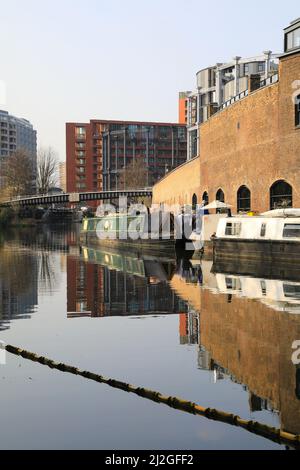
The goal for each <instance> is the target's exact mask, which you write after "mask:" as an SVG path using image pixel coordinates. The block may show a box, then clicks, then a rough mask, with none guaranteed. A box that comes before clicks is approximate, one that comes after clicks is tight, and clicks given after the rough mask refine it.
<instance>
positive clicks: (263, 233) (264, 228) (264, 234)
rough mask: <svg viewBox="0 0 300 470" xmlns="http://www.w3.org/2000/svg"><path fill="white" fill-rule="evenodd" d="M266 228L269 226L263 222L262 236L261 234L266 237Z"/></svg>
mask: <svg viewBox="0 0 300 470" xmlns="http://www.w3.org/2000/svg"><path fill="white" fill-rule="evenodd" d="M266 228H267V225H266V224H261V229H260V236H261V237H265V236H266Z"/></svg>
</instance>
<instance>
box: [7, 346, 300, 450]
mask: <svg viewBox="0 0 300 470" xmlns="http://www.w3.org/2000/svg"><path fill="white" fill-rule="evenodd" d="M5 349H6V351H7V352H9V353H11V354H14V355H16V356H21V357H23V358H24V359H27V360H30V361H33V362H38V363H40V364H42V365H45V366H47V367H50V368H51V369H56V370H59V371H60V372H67V373H69V374H73V375H79V376H81V377H83V378H86V379H88V380H93V381H95V382H98V383H103V384H106V385H108V386H110V387H113V388H117V389H119V390H123V391H126V392H128V393H134V394H135V395H138V396H139V397H141V398H145V399H147V400H151V401H154V402H156V403H161V404H164V405H167V406H169V407H171V408H174V409H176V410H180V411H183V412H186V413H190V414H194V415H200V416H203V417H205V418H207V419H210V420H214V421H218V422H222V423H226V424H229V425H232V426H237V427H240V428H243V429H245V430H246V431H248V432H250V433H252V434H256V435H259V436H261V437H265V438H267V439H270V440H272V441H274V442H277V443H279V444H287V445H292V446H295V447H300V435H296V434H292V433H289V432H285V431H282V430H281V429H277V428H274V427H271V426H268V425H266V424H262V423H259V422H258V421H250V420H244V419H242V418H240V417H239V416H238V415H234V414H232V413H227V412H225V411H220V410H217V409H214V408H204V407H202V406H200V405H197V404H196V403H193V402H191V401H187V400H182V399H181V398H177V397H172V396H165V395H162V394H161V393H160V392H156V391H153V390H150V389H147V388H143V387H136V386H134V385H131V384H128V383H125V382H122V381H120V380H115V379H112V378H107V377H104V376H102V375H99V374H95V373H93V372H89V371H86V370H85V371H83V370H80V369H78V368H77V367H74V366H70V365H67V364H64V363H62V362H61V363H58V362H55V361H53V360H52V359H48V358H46V357H44V356H39V355H37V354H35V353H32V352H30V351H26V350H25V349H21V348H17V347H15V346H11V345H9V344H7V345H5Z"/></svg>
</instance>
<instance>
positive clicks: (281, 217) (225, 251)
mask: <svg viewBox="0 0 300 470" xmlns="http://www.w3.org/2000/svg"><path fill="white" fill-rule="evenodd" d="M213 254H214V258H215V259H218V258H222V259H240V260H243V259H244V260H247V259H248V260H257V259H259V260H260V261H261V262H265V261H267V262H273V261H274V262H278V261H279V260H280V261H281V262H284V263H285V264H288V263H295V262H299V261H300V209H278V210H274V211H269V212H266V213H264V214H262V215H260V216H237V217H226V218H223V219H220V220H219V223H218V227H217V232H216V236H215V237H213Z"/></svg>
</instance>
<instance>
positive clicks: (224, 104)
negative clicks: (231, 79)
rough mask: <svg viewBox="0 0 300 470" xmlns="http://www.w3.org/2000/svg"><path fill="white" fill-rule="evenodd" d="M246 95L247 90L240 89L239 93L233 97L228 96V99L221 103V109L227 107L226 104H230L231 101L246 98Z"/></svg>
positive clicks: (247, 93)
mask: <svg viewBox="0 0 300 470" xmlns="http://www.w3.org/2000/svg"><path fill="white" fill-rule="evenodd" d="M248 95H249V90H245V91H242V92H241V93H239V94H238V95H236V96H234V97H233V98H230V100H227V101H225V102H224V103H223V104H222V106H221V109H225V108H228V106H230V105H232V104H233V103H236V101H240V100H241V99H243V98H246V96H248Z"/></svg>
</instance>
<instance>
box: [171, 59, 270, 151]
mask: <svg viewBox="0 0 300 470" xmlns="http://www.w3.org/2000/svg"><path fill="white" fill-rule="evenodd" d="M277 71H278V59H277V55H275V54H272V52H271V51H265V52H264V53H263V55H260V56H256V57H250V58H241V57H234V59H233V60H232V61H231V62H228V63H218V64H216V65H214V66H212V67H207V68H205V69H202V70H200V71H199V72H198V73H197V75H196V87H197V88H196V91H194V92H190V93H186V92H183V93H180V94H179V113H180V116H182V115H183V112H182V107H183V104H182V100H183V95H185V96H186V101H187V104H186V108H187V111H186V116H187V119H186V124H187V127H188V133H187V137H188V160H191V159H192V158H194V157H196V156H197V155H199V148H200V141H199V126H200V125H201V124H202V123H203V122H205V121H207V120H208V119H209V118H210V117H211V116H212V115H213V114H214V113H216V112H217V111H219V110H220V109H222V108H223V107H224V106H226V105H227V104H229V103H230V101H231V100H232V99H233V98H235V97H236V96H238V95H243V94H245V95H246V94H247V91H248V79H249V77H250V75H258V76H259V77H260V79H261V80H263V79H268V78H269V77H270V76H271V75H274V74H276V73H277Z"/></svg>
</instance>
